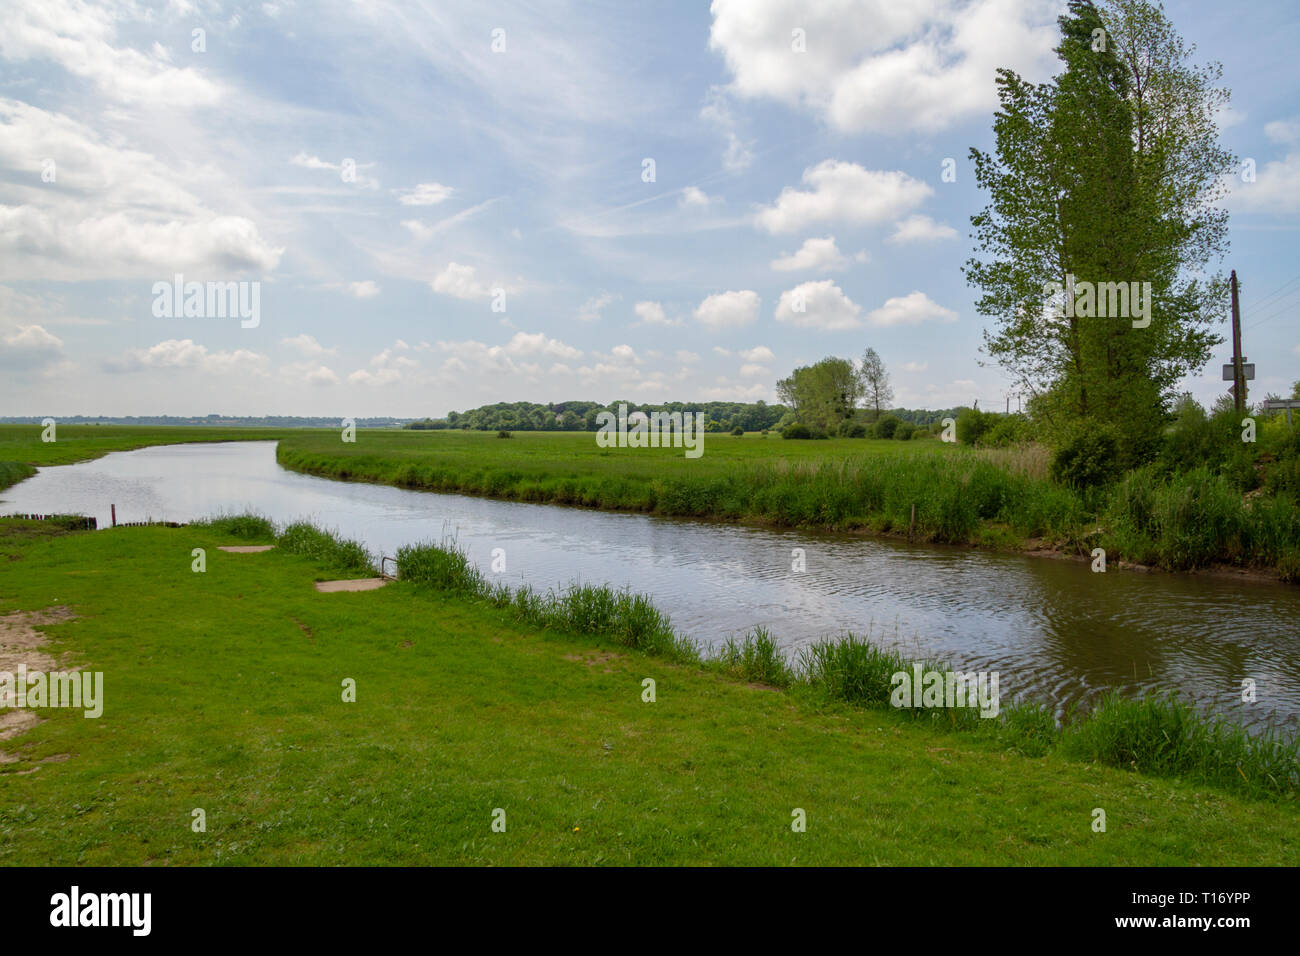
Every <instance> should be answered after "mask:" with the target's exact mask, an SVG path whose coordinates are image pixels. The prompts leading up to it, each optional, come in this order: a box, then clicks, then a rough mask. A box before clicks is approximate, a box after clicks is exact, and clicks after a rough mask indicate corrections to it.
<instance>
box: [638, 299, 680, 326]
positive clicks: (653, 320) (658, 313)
mask: <svg viewBox="0 0 1300 956" xmlns="http://www.w3.org/2000/svg"><path fill="white" fill-rule="evenodd" d="M632 311H633V312H635V313H636V317H637V318H638V319H640V320H641V321H642V322H643V323H645V324H646V325H681V324H682V320H681V319H670V318H668V313H666V312H665V311H664V307H663V306H662V305H660V304H659V303H658V302H638V303H637V304H636V305H634V306H632Z"/></svg>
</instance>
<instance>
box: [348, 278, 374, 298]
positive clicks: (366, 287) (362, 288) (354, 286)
mask: <svg viewBox="0 0 1300 956" xmlns="http://www.w3.org/2000/svg"><path fill="white" fill-rule="evenodd" d="M348 295H350V296H352V297H353V298H354V299H373V298H374V297H375V296H377V295H379V283H377V282H375V280H374V279H363V280H362V281H360V282H351V283H349V284H348Z"/></svg>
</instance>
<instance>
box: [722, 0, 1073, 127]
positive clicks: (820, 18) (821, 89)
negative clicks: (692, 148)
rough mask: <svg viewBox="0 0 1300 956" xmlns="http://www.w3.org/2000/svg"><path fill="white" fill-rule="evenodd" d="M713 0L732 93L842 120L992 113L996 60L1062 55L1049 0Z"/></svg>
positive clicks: (1039, 65) (886, 122) (914, 121)
mask: <svg viewBox="0 0 1300 956" xmlns="http://www.w3.org/2000/svg"><path fill="white" fill-rule="evenodd" d="M712 11H713V25H712V28H711V30H710V31H709V47H710V49H712V50H714V51H716V52H718V53H720V54H721V55H722V57H723V59H724V60H725V61H726V64H727V67H728V69H729V70H730V72H731V75H732V82H731V84H730V85H729V87H728V89H729V91H730V92H731V93H732V94H733V95H736V96H740V97H747V98H767V99H773V100H776V101H778V102H781V103H785V104H787V105H789V106H794V107H803V108H806V109H809V110H811V111H813V112H814V113H816V114H817V115H818V116H819V117H820V118H822V119H824V120H826V121H827V122H829V123H830V124H831V125H832V126H833V127H835V128H836V129H837V130H839V131H841V132H861V131H864V130H875V131H880V132H885V133H891V134H898V133H900V132H907V131H922V132H933V131H936V130H940V129H944V128H945V127H947V126H950V125H951V124H953V123H955V122H957V121H959V120H962V119H965V118H969V117H973V116H976V117H981V118H983V117H987V116H988V115H989V114H991V113H992V111H993V110H994V108H995V107H996V105H997V95H996V87H995V85H994V80H995V78H996V76H995V70H996V69H997V68H998V67H1011V68H1013V69H1015V70H1016V71H1017V72H1019V73H1021V74H1022V75H1027V76H1028V78H1029V79H1031V80H1041V79H1046V77H1047V76H1048V75H1049V73H1050V71H1051V69H1052V67H1053V66H1054V65H1055V60H1054V59H1053V55H1052V50H1053V47H1054V46H1055V45H1056V42H1057V40H1058V35H1057V30H1056V23H1055V17H1056V15H1057V13H1058V12H1059V10H1058V4H1057V3H1055V2H1053V0H923V2H914V3H898V2H895V0H823V2H808V0H714V3H713V6H712ZM796 27H798V28H801V29H803V30H804V31H805V34H806V52H804V53H796V52H794V51H793V49H792V42H791V33H792V30H793V29H794V28H796Z"/></svg>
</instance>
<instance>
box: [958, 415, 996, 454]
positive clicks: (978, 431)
mask: <svg viewBox="0 0 1300 956" xmlns="http://www.w3.org/2000/svg"><path fill="white" fill-rule="evenodd" d="M994 418H995V416H994V415H991V414H990V413H988V412H981V411H979V410H978V409H974V408H966V409H963V410H962V411H961V412H960V413H959V414H958V415H957V440H958V441H959V442H961V443H962V444H963V445H978V444H980V440H981V439H982V438H983V437H984V434H985V432H987V431H988V430H989V429H990V428H992V427H993V422H994Z"/></svg>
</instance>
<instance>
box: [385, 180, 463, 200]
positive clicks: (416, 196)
mask: <svg viewBox="0 0 1300 956" xmlns="http://www.w3.org/2000/svg"><path fill="white" fill-rule="evenodd" d="M453 192H455V190H454V189H452V188H451V187H450V186H444V185H442V183H420V184H419V185H418V186H416V187H415V188H414V189H408V190H403V191H401V192H399V193H398V194H397V201H398V202H400V203H401V204H402V205H403V206H436V205H438V203H440V202H443V201H444V200H446V199H447V197H449V196H450V195H451V194H452V193H453Z"/></svg>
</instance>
